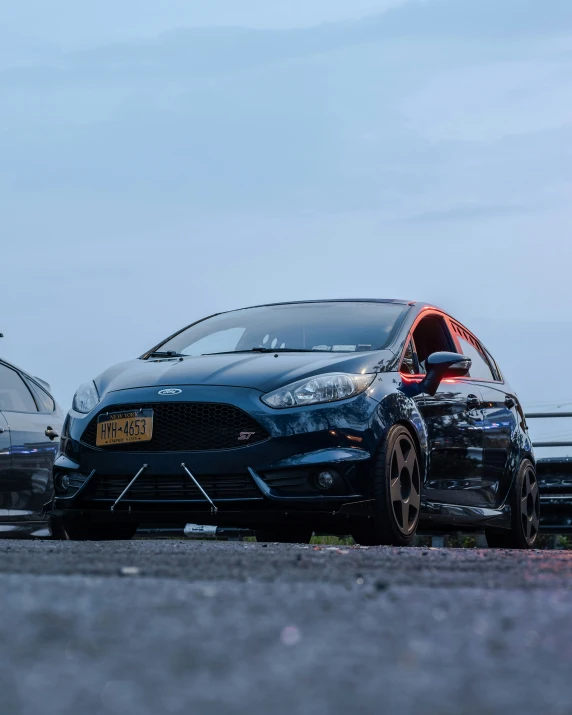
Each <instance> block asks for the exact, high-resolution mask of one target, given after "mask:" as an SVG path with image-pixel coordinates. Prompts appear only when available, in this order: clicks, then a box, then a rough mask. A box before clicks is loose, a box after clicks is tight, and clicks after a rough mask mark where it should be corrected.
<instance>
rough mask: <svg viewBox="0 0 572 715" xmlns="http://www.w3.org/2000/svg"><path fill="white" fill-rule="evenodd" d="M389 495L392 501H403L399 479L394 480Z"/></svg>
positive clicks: (390, 485)
mask: <svg viewBox="0 0 572 715" xmlns="http://www.w3.org/2000/svg"><path fill="white" fill-rule="evenodd" d="M389 495H390V496H391V501H392V502H395V501H401V482H400V481H399V477H396V478H395V479H392V480H391V482H390V484H389Z"/></svg>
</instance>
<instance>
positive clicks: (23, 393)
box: [0, 365, 38, 412]
mask: <svg viewBox="0 0 572 715" xmlns="http://www.w3.org/2000/svg"><path fill="white" fill-rule="evenodd" d="M0 410H5V411H7V412H37V411H38V408H37V407H36V403H35V402H34V398H33V397H32V393H31V392H30V390H29V389H28V386H27V385H26V383H25V382H24V380H23V379H22V378H21V377H20V375H19V374H18V373H17V372H16V370H12V368H9V367H6V365H0Z"/></svg>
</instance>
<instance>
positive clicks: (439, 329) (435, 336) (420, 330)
mask: <svg viewBox="0 0 572 715" xmlns="http://www.w3.org/2000/svg"><path fill="white" fill-rule="evenodd" d="M413 340H414V343H415V347H416V349H417V359H418V360H419V372H420V373H425V372H426V370H425V361H426V360H427V358H428V357H429V355H432V354H433V353H438V352H448V351H455V343H454V341H453V338H452V337H451V333H450V332H449V328H448V327H447V323H446V322H445V320H444V319H443V318H442V317H441V316H439V315H429V316H427V317H426V318H423V320H422V321H421V322H420V323H419V324H418V325H417V327H416V328H415V330H414V332H413Z"/></svg>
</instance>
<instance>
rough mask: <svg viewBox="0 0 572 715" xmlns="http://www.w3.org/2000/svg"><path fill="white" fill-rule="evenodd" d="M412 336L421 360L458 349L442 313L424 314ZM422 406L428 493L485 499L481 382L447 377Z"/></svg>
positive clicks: (454, 500) (446, 499) (442, 498)
mask: <svg viewBox="0 0 572 715" xmlns="http://www.w3.org/2000/svg"><path fill="white" fill-rule="evenodd" d="M413 337H414V340H415V345H416V347H417V350H418V352H419V354H418V359H419V362H420V364H421V365H423V363H424V362H425V360H426V359H427V357H428V356H429V355H430V354H432V353H434V352H439V351H442V350H455V351H456V352H458V350H456V344H455V341H454V339H453V336H452V334H451V331H450V329H449V324H448V320H447V318H446V317H445V316H443V315H435V314H433V315H430V316H428V317H426V318H423V320H422V321H420V323H419V324H418V325H417V326H415V329H414V331H413ZM421 369H422V370H423V367H421ZM419 409H420V412H421V414H422V416H423V419H424V422H425V426H426V429H427V437H428V442H429V464H428V471H427V474H426V477H425V484H424V496H425V498H426V499H427V500H428V501H435V502H440V503H446V504H455V505H466V506H474V505H477V504H480V503H482V501H483V497H482V494H481V488H482V479H483V467H484V465H483V460H484V455H483V440H484V415H483V410H482V395H481V392H480V390H479V388H478V386H477V385H475V384H474V383H473V382H472V381H470V380H466V379H464V378H454V379H447V380H443V381H442V383H441V385H440V386H439V389H438V390H437V392H436V394H435V395H433V396H431V395H427V394H425V395H424V398H423V401H422V403H420V404H419Z"/></svg>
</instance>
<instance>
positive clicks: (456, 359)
mask: <svg viewBox="0 0 572 715" xmlns="http://www.w3.org/2000/svg"><path fill="white" fill-rule="evenodd" d="M471 365H472V361H471V359H470V358H468V357H465V356H464V355H459V354H458V353H433V354H432V355H429V357H428V358H427V360H426V361H425V366H426V369H427V376H426V377H425V379H424V380H423V382H421V383H420V385H419V387H420V388H421V392H426V393H427V394H428V395H431V396H433V395H435V393H436V392H437V390H438V389H439V385H440V384H441V381H442V380H445V379H446V378H451V377H465V375H468V374H469V370H470V369H471Z"/></svg>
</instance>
